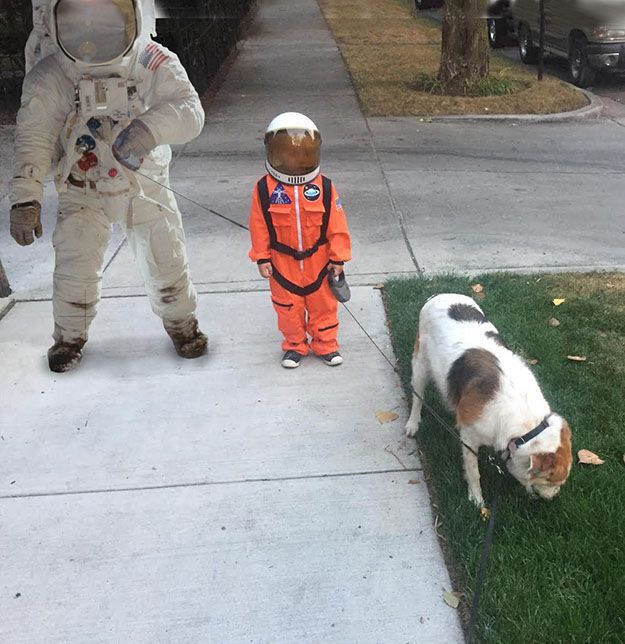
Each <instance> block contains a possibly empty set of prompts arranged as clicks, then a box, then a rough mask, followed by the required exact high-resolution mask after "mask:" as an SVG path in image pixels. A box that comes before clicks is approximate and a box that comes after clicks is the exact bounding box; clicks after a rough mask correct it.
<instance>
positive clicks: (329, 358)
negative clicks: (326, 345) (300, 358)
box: [319, 351, 343, 367]
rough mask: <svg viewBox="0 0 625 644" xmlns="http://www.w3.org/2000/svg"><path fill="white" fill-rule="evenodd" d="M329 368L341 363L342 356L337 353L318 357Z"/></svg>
mask: <svg viewBox="0 0 625 644" xmlns="http://www.w3.org/2000/svg"><path fill="white" fill-rule="evenodd" d="M319 357H320V358H321V359H322V360H323V361H324V362H325V363H326V364H327V365H328V366H329V367H338V366H339V365H340V364H341V363H342V362H343V356H342V355H341V354H340V353H339V352H338V351H333V352H332V353H325V354H324V355H322V356H319Z"/></svg>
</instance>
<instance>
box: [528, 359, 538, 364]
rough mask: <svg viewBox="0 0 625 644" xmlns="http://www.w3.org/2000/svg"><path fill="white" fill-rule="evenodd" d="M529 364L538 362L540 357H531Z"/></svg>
mask: <svg viewBox="0 0 625 644" xmlns="http://www.w3.org/2000/svg"><path fill="white" fill-rule="evenodd" d="M527 364H538V358H530V359H529V360H528V361H527Z"/></svg>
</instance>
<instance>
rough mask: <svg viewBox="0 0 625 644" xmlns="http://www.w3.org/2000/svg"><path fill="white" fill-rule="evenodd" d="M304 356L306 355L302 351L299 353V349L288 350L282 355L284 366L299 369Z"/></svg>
mask: <svg viewBox="0 0 625 644" xmlns="http://www.w3.org/2000/svg"><path fill="white" fill-rule="evenodd" d="M303 357H304V356H302V354H301V353H297V351H286V352H285V354H284V355H283V356H282V366H283V367H284V368H285V369H297V367H299V363H300V361H301V359H302V358H303Z"/></svg>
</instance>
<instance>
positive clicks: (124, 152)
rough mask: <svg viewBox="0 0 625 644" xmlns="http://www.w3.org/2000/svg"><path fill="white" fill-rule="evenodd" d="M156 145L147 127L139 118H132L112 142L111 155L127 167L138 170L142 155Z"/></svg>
mask: <svg viewBox="0 0 625 644" xmlns="http://www.w3.org/2000/svg"><path fill="white" fill-rule="evenodd" d="M155 147H156V140H155V139H154V136H152V132H150V130H149V128H148V126H147V125H145V123H143V122H142V121H140V120H139V119H134V120H133V121H131V122H130V125H129V126H128V127H127V128H125V129H123V130H122V131H121V132H120V133H119V134H118V135H117V138H116V139H115V143H113V156H114V157H115V158H116V159H117V160H118V161H119V162H120V163H121V164H122V165H125V166H126V167H127V168H130V169H131V170H138V169H139V167H140V166H141V161H142V157H144V156H146V155H147V154H149V153H150V152H151V151H152V150H153V149H154V148H155Z"/></svg>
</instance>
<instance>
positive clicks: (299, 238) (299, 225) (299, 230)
mask: <svg viewBox="0 0 625 644" xmlns="http://www.w3.org/2000/svg"><path fill="white" fill-rule="evenodd" d="M294 188H295V221H296V222H297V249H298V250H299V251H300V253H301V252H302V251H303V250H304V248H303V246H302V221H301V218H300V212H299V191H298V188H299V186H294ZM299 267H300V270H301V271H302V272H303V271H304V260H303V259H300V260H299Z"/></svg>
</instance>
